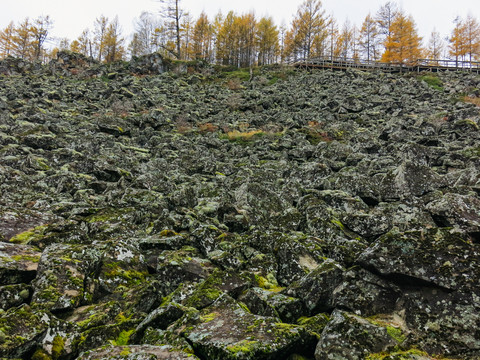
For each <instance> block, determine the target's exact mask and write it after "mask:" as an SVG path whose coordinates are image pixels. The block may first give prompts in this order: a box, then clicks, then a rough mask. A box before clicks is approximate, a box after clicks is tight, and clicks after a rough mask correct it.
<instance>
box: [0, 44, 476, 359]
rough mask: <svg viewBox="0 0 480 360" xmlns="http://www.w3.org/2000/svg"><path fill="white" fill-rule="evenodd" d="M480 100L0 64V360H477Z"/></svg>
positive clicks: (370, 88) (351, 83)
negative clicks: (473, 101)
mask: <svg viewBox="0 0 480 360" xmlns="http://www.w3.org/2000/svg"><path fill="white" fill-rule="evenodd" d="M479 89H480V76H478V75H473V74H465V73H448V74H440V75H439V76H435V75H431V74H430V75H424V74H423V75H422V74H406V75H392V74H384V73H367V72H359V71H353V70H349V71H346V72H332V71H312V72H308V71H296V70H293V69H290V68H283V67H275V66H271V67H268V68H262V69H257V70H255V71H254V72H253V73H252V74H250V73H249V72H248V71H241V70H234V69H227V68H214V67H210V66H208V65H206V64H202V63H181V62H179V63H172V62H166V61H164V60H163V59H162V58H161V57H159V56H155V55H152V56H146V57H142V58H138V59H135V60H132V61H131V62H130V63H114V64H109V65H104V64H98V63H95V62H91V61H89V60H88V59H87V58H83V57H81V56H78V55H74V54H72V53H65V52H61V53H59V55H58V59H57V60H55V61H52V62H51V63H50V64H49V65H45V66H41V65H35V64H29V63H25V62H23V61H21V60H16V59H12V58H7V59H5V60H2V61H0V309H1V310H0V357H4V358H24V359H29V358H34V359H76V358H79V359H83V360H86V359H97V358H102V359H134V358H135V359H187V358H188V359H196V358H198V359H303V358H305V359H316V360H321V359H371V360H373V359H418V360H420V359H433V358H434V357H436V358H438V357H439V356H440V358H442V356H443V357H445V358H451V359H478V358H480V340H479V339H480V302H479V297H480V285H479V284H480V261H479V260H480V258H479V252H480V198H479V195H480V129H479V126H480V110H479V108H478V107H476V106H475V105H473V104H470V103H468V102H465V101H464V100H463V99H464V98H463V96H467V98H468V97H469V96H470V98H477V100H478V96H480V90H479ZM301 356H303V357H301Z"/></svg>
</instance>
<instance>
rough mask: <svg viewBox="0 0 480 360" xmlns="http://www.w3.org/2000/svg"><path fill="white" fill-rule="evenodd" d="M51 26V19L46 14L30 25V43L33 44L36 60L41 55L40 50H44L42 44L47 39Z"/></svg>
mask: <svg viewBox="0 0 480 360" xmlns="http://www.w3.org/2000/svg"><path fill="white" fill-rule="evenodd" d="M52 27H53V21H52V19H50V17H49V16H48V15H47V16H40V17H39V18H37V19H36V20H35V21H34V23H33V25H32V27H31V31H32V38H33V40H32V45H33V46H34V58H35V59H36V60H39V59H40V57H41V56H42V52H43V51H44V49H43V44H44V43H45V41H46V40H47V39H48V35H49V32H50V30H51V29H52Z"/></svg>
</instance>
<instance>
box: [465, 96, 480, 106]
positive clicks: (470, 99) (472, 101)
mask: <svg viewBox="0 0 480 360" xmlns="http://www.w3.org/2000/svg"><path fill="white" fill-rule="evenodd" d="M462 101H463V102H466V103H469V104H473V105H475V106H478V107H480V97H470V96H464V97H463V98H462Z"/></svg>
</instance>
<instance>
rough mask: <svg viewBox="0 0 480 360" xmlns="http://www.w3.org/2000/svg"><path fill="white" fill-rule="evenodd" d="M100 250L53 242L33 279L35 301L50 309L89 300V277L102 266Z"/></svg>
mask: <svg viewBox="0 0 480 360" xmlns="http://www.w3.org/2000/svg"><path fill="white" fill-rule="evenodd" d="M101 256H102V254H101V252H100V251H98V250H97V249H95V248H91V247H88V246H82V245H66V244H54V245H50V246H48V247H47V248H46V249H45V250H44V251H43V253H42V256H41V258H40V263H39V265H38V274H37V277H36V278H35V281H34V282H33V284H32V285H33V287H34V293H33V297H32V304H36V305H40V306H42V307H43V308H45V309H48V310H50V311H63V310H69V309H73V308H75V307H77V306H79V305H80V304H81V303H82V302H83V303H86V302H88V301H90V299H91V297H92V296H93V291H92V289H90V288H89V287H88V283H89V282H88V279H89V277H91V276H92V273H95V272H96V271H97V269H98V266H99V265H100V259H101Z"/></svg>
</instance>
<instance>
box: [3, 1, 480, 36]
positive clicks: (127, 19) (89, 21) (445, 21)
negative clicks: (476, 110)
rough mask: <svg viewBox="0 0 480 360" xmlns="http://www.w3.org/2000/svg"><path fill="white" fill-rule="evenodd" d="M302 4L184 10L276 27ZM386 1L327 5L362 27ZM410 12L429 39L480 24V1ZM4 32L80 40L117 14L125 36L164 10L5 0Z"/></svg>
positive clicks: (416, 6) (426, 5) (218, 4)
mask: <svg viewBox="0 0 480 360" xmlns="http://www.w3.org/2000/svg"><path fill="white" fill-rule="evenodd" d="M302 2H303V0H236V1H225V0H182V1H181V5H182V7H183V8H185V9H186V10H188V11H189V12H190V13H191V15H192V16H193V17H194V18H196V17H197V16H198V15H199V14H200V13H201V11H202V10H205V12H206V13H207V14H208V15H209V16H210V17H213V16H214V15H215V14H216V13H217V12H218V10H222V13H223V14H226V13H227V12H228V11H230V10H234V11H236V12H237V13H239V14H240V13H244V12H248V11H250V10H254V11H255V14H256V15H257V16H258V17H260V16H263V15H267V14H268V15H271V16H273V18H274V19H275V21H276V23H277V25H280V24H281V23H282V22H283V21H284V22H285V23H286V24H287V25H289V24H290V21H291V19H292V15H293V14H295V13H296V11H297V8H298V6H299V5H300V4H301V3H302ZM386 2H387V0H323V1H322V4H323V8H324V9H325V11H326V13H327V14H333V15H334V17H335V18H336V19H337V21H338V23H339V24H343V23H344V22H345V20H346V19H349V20H350V22H352V23H354V24H356V25H357V26H361V24H362V22H363V20H364V18H365V16H366V15H367V14H368V13H369V12H371V13H372V14H374V13H375V12H377V10H378V9H379V8H380V6H381V5H383V4H385V3H386ZM397 4H399V5H400V6H401V7H402V8H403V9H404V10H405V12H406V13H408V14H411V15H412V16H413V18H414V20H415V22H416V23H417V27H418V30H419V34H420V35H421V36H423V37H424V38H425V40H428V38H429V36H430V33H431V32H432V30H433V28H434V27H435V28H436V29H437V30H438V31H439V32H440V34H441V35H442V37H446V36H448V35H450V32H451V30H452V28H453V25H452V22H453V20H454V19H455V17H456V16H461V17H465V16H466V15H467V14H468V13H469V12H470V13H471V14H472V15H473V16H474V17H476V18H477V19H479V20H480V1H479V0H456V1H454V2H452V1H448V2H447V1H443V0H398V1H397ZM0 8H1V11H0V28H1V29H4V28H5V27H6V26H7V25H8V24H9V22H10V21H12V20H13V21H14V22H15V23H18V22H19V21H21V20H23V19H24V18H25V17H27V16H28V17H30V18H31V19H34V18H36V17H38V16H40V15H50V17H51V18H52V19H53V20H54V28H53V30H52V34H53V35H54V36H55V37H58V38H60V37H67V38H69V39H70V40H73V39H75V38H77V37H78V36H79V35H80V33H81V32H82V31H83V30H84V29H85V28H93V22H94V20H95V18H97V17H98V16H99V15H102V14H103V15H105V16H107V17H108V18H110V19H112V18H114V17H115V15H118V17H119V20H120V23H121V24H122V28H123V32H124V35H125V36H128V35H130V34H131V33H132V32H133V20H134V18H136V17H138V16H139V15H140V13H141V12H142V11H150V12H158V9H159V8H160V5H159V3H158V2H157V1H155V0H135V1H131V0H80V1H78V0H76V1H71V0H0Z"/></svg>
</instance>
